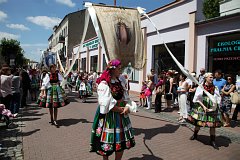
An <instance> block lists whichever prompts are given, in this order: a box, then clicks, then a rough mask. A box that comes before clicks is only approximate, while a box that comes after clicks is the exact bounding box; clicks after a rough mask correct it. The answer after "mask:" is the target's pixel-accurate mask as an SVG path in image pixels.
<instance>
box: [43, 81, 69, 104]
mask: <svg viewBox="0 0 240 160" xmlns="http://www.w3.org/2000/svg"><path fill="white" fill-rule="evenodd" d="M67 104H69V101H68V99H67V96H66V94H65V92H64V90H63V89H62V87H61V86H59V85H58V84H56V85H55V84H53V85H52V87H50V88H49V89H48V90H47V100H46V108H59V107H63V106H66V105H67Z"/></svg>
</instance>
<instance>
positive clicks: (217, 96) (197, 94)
mask: <svg viewBox="0 0 240 160" xmlns="http://www.w3.org/2000/svg"><path fill="white" fill-rule="evenodd" d="M202 96H203V90H202V88H201V87H200V86H198V87H197V89H196V92H195V95H194V98H193V102H194V103H196V102H202V101H203V99H202ZM213 97H214V99H216V101H217V104H220V103H221V96H220V94H219V90H218V87H215V89H214V95H213Z"/></svg>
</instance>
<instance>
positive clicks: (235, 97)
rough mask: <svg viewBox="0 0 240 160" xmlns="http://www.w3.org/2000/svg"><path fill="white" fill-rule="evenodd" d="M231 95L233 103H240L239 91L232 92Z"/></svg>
mask: <svg viewBox="0 0 240 160" xmlns="http://www.w3.org/2000/svg"><path fill="white" fill-rule="evenodd" d="M230 95H231V98H230V99H231V102H232V103H233V104H240V96H239V95H238V92H234V93H230Z"/></svg>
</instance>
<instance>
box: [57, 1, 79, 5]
mask: <svg viewBox="0 0 240 160" xmlns="http://www.w3.org/2000/svg"><path fill="white" fill-rule="evenodd" d="M56 2H57V3H60V4H64V5H67V6H68V7H75V6H76V4H75V3H73V2H72V0H56Z"/></svg>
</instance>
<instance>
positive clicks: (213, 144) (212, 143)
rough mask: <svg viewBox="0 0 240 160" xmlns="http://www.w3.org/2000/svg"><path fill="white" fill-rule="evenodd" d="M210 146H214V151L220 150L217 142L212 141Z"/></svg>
mask: <svg viewBox="0 0 240 160" xmlns="http://www.w3.org/2000/svg"><path fill="white" fill-rule="evenodd" d="M210 144H211V146H213V148H214V149H217V150H219V148H218V147H217V145H216V143H215V141H210Z"/></svg>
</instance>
